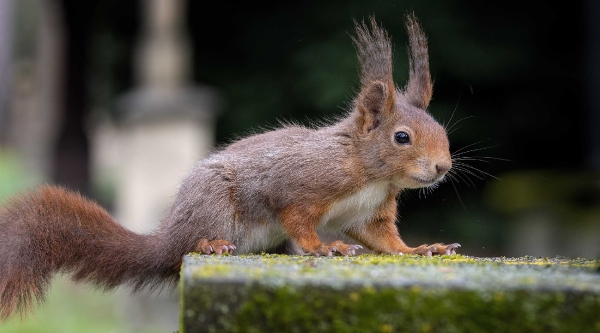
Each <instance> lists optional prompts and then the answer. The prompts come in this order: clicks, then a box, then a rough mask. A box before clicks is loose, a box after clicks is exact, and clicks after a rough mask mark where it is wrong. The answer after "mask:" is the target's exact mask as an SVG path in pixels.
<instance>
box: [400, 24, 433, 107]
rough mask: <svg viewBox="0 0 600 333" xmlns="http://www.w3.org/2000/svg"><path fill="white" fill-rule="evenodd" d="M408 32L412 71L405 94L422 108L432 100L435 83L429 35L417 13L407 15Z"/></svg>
mask: <svg viewBox="0 0 600 333" xmlns="http://www.w3.org/2000/svg"><path fill="white" fill-rule="evenodd" d="M406 32H407V33H408V38H409V41H410V42H409V44H410V48H409V50H408V59H409V67H410V73H409V78H408V83H407V84H406V87H405V88H404V95H405V96H406V98H407V99H408V102H409V103H410V104H412V105H414V106H416V107H418V108H420V109H426V108H427V106H428V105H429V102H430V101H431V95H432V93H433V83H432V82H431V74H430V73H429V54H428V51H427V37H426V36H425V33H424V32H423V29H422V28H421V25H420V24H419V22H418V21H417V18H416V17H415V14H409V15H407V16H406Z"/></svg>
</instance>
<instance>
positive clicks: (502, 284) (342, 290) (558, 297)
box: [181, 255, 600, 333]
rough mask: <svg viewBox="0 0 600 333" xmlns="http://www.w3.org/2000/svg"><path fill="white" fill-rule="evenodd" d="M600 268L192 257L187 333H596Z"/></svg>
mask: <svg viewBox="0 0 600 333" xmlns="http://www.w3.org/2000/svg"><path fill="white" fill-rule="evenodd" d="M598 266H600V261H598V260H588V259H573V260H568V259H565V258H553V259H549V258H533V257H523V258H472V257H466V256H460V255H453V256H442V257H434V258H424V257H418V256H380V255H363V256H358V257H333V258H324V257H320V258H315V257H305V256H281V255H261V256H255V255H249V256H227V257H219V256H202V255H190V256H187V257H186V258H185V259H184V269H183V279H182V297H181V299H182V302H183V303H182V323H183V326H182V330H181V331H182V332H188V333H189V332H217V331H231V332H271V331H287V332H331V331H335V332H366V331H369V332H371V331H372V332H442V331H443V332H459V331H460V332H464V331H466V332H470V331H473V332H474V331H500V332H503V331H532V332H547V331H582V332H584V331H590V330H591V331H594V329H595V328H598V327H600V319H599V318H600V317H598V313H600V274H598V273H597V267H598ZM597 331H600V330H597Z"/></svg>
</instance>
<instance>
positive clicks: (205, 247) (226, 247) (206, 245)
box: [196, 238, 235, 254]
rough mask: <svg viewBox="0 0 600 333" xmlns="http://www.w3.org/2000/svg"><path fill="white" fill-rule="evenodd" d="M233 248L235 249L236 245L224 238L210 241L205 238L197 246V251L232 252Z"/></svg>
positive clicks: (211, 252)
mask: <svg viewBox="0 0 600 333" xmlns="http://www.w3.org/2000/svg"><path fill="white" fill-rule="evenodd" d="M233 250H235V245H233V244H231V243H229V242H228V241H226V240H222V239H217V240H213V241H209V240H208V239H206V238H204V239H202V240H200V242H198V245H197V246H196V251H197V252H202V253H203V254H213V253H215V254H232V253H233Z"/></svg>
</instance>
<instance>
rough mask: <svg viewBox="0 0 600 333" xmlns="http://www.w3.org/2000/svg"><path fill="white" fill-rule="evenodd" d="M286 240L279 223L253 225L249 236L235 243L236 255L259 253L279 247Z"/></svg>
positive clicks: (269, 222)
mask: <svg viewBox="0 0 600 333" xmlns="http://www.w3.org/2000/svg"><path fill="white" fill-rule="evenodd" d="M286 239H287V235H286V233H285V231H284V230H283V228H282V227H281V223H279V222H278V221H266V222H263V223H261V224H259V225H254V226H253V227H252V228H251V229H250V230H249V234H248V235H246V236H245V237H244V239H243V241H242V242H238V243H236V244H235V245H236V247H237V248H236V250H235V252H236V253H237V254H245V253H260V252H262V251H267V250H271V249H273V248H275V247H276V246H278V245H280V244H281V243H283V242H284V241H285V240H286Z"/></svg>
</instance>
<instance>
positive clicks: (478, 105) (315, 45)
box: [56, 0, 600, 257]
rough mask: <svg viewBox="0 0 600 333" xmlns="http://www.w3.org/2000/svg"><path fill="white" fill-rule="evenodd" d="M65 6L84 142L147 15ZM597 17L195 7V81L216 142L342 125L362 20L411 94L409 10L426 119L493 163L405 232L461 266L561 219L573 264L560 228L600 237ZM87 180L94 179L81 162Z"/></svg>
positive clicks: (554, 9) (383, 5) (534, 9)
mask: <svg viewBox="0 0 600 333" xmlns="http://www.w3.org/2000/svg"><path fill="white" fill-rule="evenodd" d="M61 3H62V4H63V6H64V7H65V8H67V10H66V13H67V15H66V18H67V20H69V18H71V19H72V20H71V21H69V22H71V23H70V29H73V31H76V32H77V33H75V34H72V35H70V37H69V38H70V43H71V44H70V45H71V46H72V47H74V48H75V49H77V50H79V53H77V52H75V53H72V56H73V57H75V60H73V58H71V59H67V63H68V66H80V67H78V69H76V70H81V73H79V72H75V74H74V75H75V76H77V75H81V77H80V78H79V79H82V78H83V79H84V81H82V83H81V84H78V85H77V86H78V89H80V92H79V93H78V94H77V95H76V98H75V99H74V100H69V99H67V100H66V101H67V104H66V105H67V107H66V111H65V112H66V114H69V115H70V116H69V117H68V118H67V119H71V120H70V122H67V126H65V127H63V129H64V131H65V132H64V134H63V135H64V136H66V138H68V137H69V135H72V134H73V133H79V135H83V134H82V131H81V128H83V127H81V126H82V123H83V120H84V118H85V117H86V114H87V112H88V111H89V110H90V109H91V108H92V107H94V106H102V107H104V108H106V109H108V110H111V111H110V112H111V115H112V117H114V118H115V119H118V117H119V114H118V112H117V111H116V108H115V107H114V105H113V103H114V101H115V98H116V97H117V96H119V95H120V94H122V93H124V92H125V91H127V90H128V89H130V88H131V86H132V84H133V81H134V79H133V77H132V69H131V64H132V62H133V61H134V60H133V46H134V45H135V42H136V40H135V38H136V33H137V31H138V30H139V24H140V22H139V17H138V11H139V6H140V4H139V3H138V2H136V1H115V0H107V1H87V2H79V1H67V0H64V1H62V2H61ZM596 7H598V5H596V4H595V3H594V2H593V1H588V2H585V1H572V2H569V3H568V4H565V5H562V6H557V5H550V4H549V3H548V2H545V1H528V2H513V1H494V2H487V1H485V2H484V1H437V2H434V1H370V2H364V1H358V0H356V1H327V2H324V1H304V2H281V1H266V2H264V1H263V2H231V1H229V2H211V3H210V4H207V3H206V2H200V1H189V3H188V23H187V27H188V33H189V36H190V38H191V40H192V42H193V49H194V53H193V54H194V56H193V66H194V72H193V75H192V77H193V79H194V81H195V82H197V83H199V84H206V85H208V86H211V87H213V88H215V89H217V90H218V91H219V92H220V93H221V94H222V96H223V98H224V101H225V102H226V107H225V110H224V112H223V113H222V115H221V116H220V118H219V121H218V127H217V138H218V142H219V143H227V142H228V141H230V140H231V139H233V138H235V137H237V136H239V135H240V134H242V135H243V134H244V133H251V132H252V131H255V130H257V129H259V128H261V127H272V126H276V125H277V124H278V122H279V120H294V121H297V122H301V123H305V124H309V123H310V122H311V121H314V120H319V119H324V118H327V117H330V116H333V115H338V114H340V113H342V112H343V110H344V108H345V106H346V103H348V102H350V101H351V100H352V98H353V96H354V93H355V91H356V89H357V87H358V73H357V70H358V67H357V61H356V56H355V50H354V48H353V45H352V42H351V39H350V34H352V33H353V22H352V19H353V18H354V19H357V20H361V19H363V18H366V17H368V16H369V15H372V14H373V15H375V17H376V18H377V20H378V21H380V22H381V24H382V26H383V27H385V28H386V29H387V30H388V31H389V33H390V34H391V35H392V39H393V43H394V46H395V62H394V66H395V77H396V82H397V84H398V85H399V86H402V85H403V84H404V83H405V82H406V80H407V75H408V63H407V56H406V51H405V50H406V45H407V40H406V34H405V32H404V25H403V17H404V15H405V14H406V13H408V12H412V11H414V12H415V14H416V15H417V17H419V18H420V20H421V22H422V25H423V27H424V29H425V31H426V33H427V35H428V37H429V48H430V63H431V74H432V77H433V78H434V79H435V88H434V99H433V101H432V102H431V104H430V107H429V110H430V112H431V113H432V114H433V115H434V117H435V118H436V119H438V120H439V121H440V122H442V123H446V122H448V121H449V120H450V118H451V117H452V122H453V123H455V124H456V126H455V130H454V131H453V132H452V133H451V134H450V141H451V149H452V150H453V151H456V150H458V149H465V150H464V151H468V150H473V151H471V152H469V153H467V154H466V155H468V156H474V157H477V156H479V157H480V156H483V157H494V158H498V160H495V159H484V160H483V161H471V162H469V163H470V164H471V165H472V166H474V167H475V168H477V169H480V170H482V171H483V172H479V171H477V170H471V173H470V174H469V173H466V174H465V173H463V176H462V178H460V180H461V181H460V183H458V184H454V186H453V184H450V183H446V184H444V185H443V186H441V187H440V188H439V189H436V190H435V191H434V192H433V193H432V194H430V195H427V198H423V195H419V193H418V192H417V191H414V192H412V194H411V195H406V196H403V197H402V200H401V207H400V214H401V219H400V231H401V234H402V235H403V237H404V238H405V240H406V241H407V242H408V243H409V244H412V245H416V244H419V243H421V242H433V241H438V240H441V241H444V242H460V243H462V244H463V251H462V252H463V253H467V254H473V255H505V254H507V253H511V252H510V246H511V241H510V238H511V237H512V236H513V235H514V234H515V233H517V232H518V231H517V230H516V229H515V228H514V227H515V222H514V221H520V216H522V215H525V216H530V215H531V214H530V213H532V212H533V213H532V214H538V215H539V214H541V215H542V216H552V217H553V218H556V221H558V222H556V221H554V220H553V221H554V222H552V223H554V224H553V225H556V224H557V223H558V225H559V227H556V226H555V227H553V228H554V229H553V230H554V234H555V236H552V237H554V238H552V239H555V240H556V242H557V247H556V253H548V254H547V255H556V254H567V255H568V254H569V253H574V252H569V250H567V249H566V248H562V247H561V245H560V244H559V243H561V238H560V235H561V233H562V231H561V230H567V229H577V228H580V227H582V225H581V223H583V225H584V227H590V225H591V227H594V228H596V229H594V230H597V224H598V223H600V222H598V221H600V212H599V209H598V207H600V200H599V197H600V195H599V192H600V191H599V188H598V183H599V181H598V179H599V177H598V173H597V171H598V168H599V165H594V162H593V161H594V160H598V158H599V157H598V156H599V155H600V152H599V151H598V147H599V145H600V144H599V143H598V142H596V141H594V140H597V135H596V134H595V133H596V130H597V126H598V125H599V124H598V123H597V121H598V113H599V112H600V110H598V108H597V107H595V106H596V105H597V103H598V102H597V97H596V96H595V95H596V91H594V89H593V87H594V86H595V85H596V86H597V83H596V81H597V80H598V77H599V76H598V70H597V65H596V64H595V63H596V61H597V60H596V59H595V58H594V52H597V51H594V50H596V49H597V46H596V45H597V43H599V42H600V37H599V34H600V31H598V30H597V29H596V28H597V27H594V26H592V25H593V22H595V20H598V19H600V17H599V16H598V15H599V10H598V8H596ZM69 54H70V55H71V53H69ZM78 73H79V74H78ZM77 80H78V79H77V77H75V78H73V80H72V81H70V82H66V83H65V85H66V87H72V86H73V84H74V82H79V81H77ZM73 103H75V104H73ZM69 105H70V106H71V108H69ZM73 107H74V108H73ZM69 110H71V111H69ZM69 124H71V125H73V124H75V125H76V126H71V125H69ZM80 125H81V126H80ZM78 131H79V132H78ZM69 133H71V134H69ZM75 135H76V134H75ZM59 142H64V144H66V145H67V146H68V144H67V143H68V142H73V141H72V140H68V139H65V140H62V141H59ZM77 142H85V140H84V141H81V140H79V141H77ZM465 147H468V148H465ZM60 149H61V148H60V143H59V147H58V148H57V150H58V151H59V152H60ZM84 154H85V152H84ZM57 156H60V154H57ZM57 163H58V164H60V161H57ZM77 167H78V168H84V169H85V168H86V167H87V166H86V164H85V161H83V162H82V164H81V165H79V166H77ZM59 169H60V168H59ZM488 174H490V175H493V176H494V177H490V176H489V175H488ZM72 175H73V173H72V172H69V173H67V174H65V175H62V176H60V175H58V176H57V177H58V178H57V179H56V180H57V181H58V182H66V183H69V182H70V180H68V179H66V178H65V179H60V177H67V178H68V177H70V176H72ZM82 177H86V176H85V175H83V176H82ZM496 177H497V178H499V179H500V180H499V179H496ZM72 184H80V185H79V186H86V185H85V184H84V183H82V182H81V181H80V182H79V183H77V182H73V183H72ZM75 187H77V185H75ZM594 214H596V215H594ZM579 216H585V218H579ZM596 217H598V220H596ZM583 220H585V221H587V222H581V223H580V224H578V223H579V222H578V221H583ZM573 221H575V222H573ZM594 221H595V222H594ZM594 223H596V224H595V225H594ZM521 254H522V255H523V254H527V253H521ZM598 255H600V253H589V255H588V256H590V257H593V256H598Z"/></svg>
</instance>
